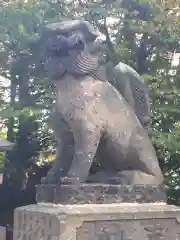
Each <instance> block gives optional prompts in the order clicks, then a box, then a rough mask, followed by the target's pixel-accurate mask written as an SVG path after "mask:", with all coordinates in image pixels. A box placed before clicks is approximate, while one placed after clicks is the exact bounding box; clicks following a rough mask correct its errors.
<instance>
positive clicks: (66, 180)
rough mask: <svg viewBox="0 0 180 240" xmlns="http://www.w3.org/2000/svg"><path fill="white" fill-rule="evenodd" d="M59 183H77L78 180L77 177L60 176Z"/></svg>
mask: <svg viewBox="0 0 180 240" xmlns="http://www.w3.org/2000/svg"><path fill="white" fill-rule="evenodd" d="M60 183H61V184H63V185H69V184H76V185H77V184H79V183H80V181H79V179H78V178H77V177H69V176H68V177H62V178H60Z"/></svg>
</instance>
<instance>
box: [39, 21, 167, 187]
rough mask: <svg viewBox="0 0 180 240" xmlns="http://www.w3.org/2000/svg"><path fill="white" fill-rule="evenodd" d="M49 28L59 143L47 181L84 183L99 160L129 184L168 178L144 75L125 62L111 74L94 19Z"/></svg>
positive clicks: (106, 172)
mask: <svg viewBox="0 0 180 240" xmlns="http://www.w3.org/2000/svg"><path fill="white" fill-rule="evenodd" d="M43 34H45V35H43ZM43 34H42V43H43V46H44V50H45V51H44V53H45V54H44V56H45V62H46V63H45V66H46V67H47V73H49V78H50V79H51V80H52V81H54V84H55V85H56V91H57V99H56V109H55V111H54V115H53V114H52V115H53V117H52V128H53V130H54V133H55V134H56V139H57V143H58V144H57V154H56V161H55V162H54V165H53V166H52V168H51V169H50V171H49V172H48V174H47V177H46V178H43V179H42V183H43V184H58V183H59V181H61V183H62V184H67V182H70V181H71V182H72V184H75V183H76V182H77V181H79V182H81V183H84V182H86V181H87V180H88V178H89V175H90V173H91V168H92V166H93V163H95V162H96V163H97V165H99V166H100V171H101V172H103V173H104V174H103V176H106V175H109V174H110V173H111V172H113V174H114V175H116V176H118V177H119V181H120V180H122V182H123V183H122V184H124V185H137V184H139V181H140V183H143V184H144V185H147V184H149V185H159V184H163V183H164V177H163V174H162V171H161V169H160V166H159V163H158V159H157V156H156V153H155V150H154V148H153V146H152V143H151V140H150V139H149V136H148V131H147V130H148V129H149V123H150V107H149V106H150V105H149V97H148V92H147V89H146V87H145V85H144V81H143V79H142V78H141V77H140V76H139V75H138V74H137V73H136V72H135V71H134V70H133V69H132V68H130V67H128V66H127V65H124V64H122V63H121V64H119V65H117V66H116V68H115V69H114V70H113V72H114V73H113V74H111V81H110V79H108V74H106V70H105V64H104V62H103V60H102V56H103V54H102V48H101V47H100V46H101V45H102V43H101V41H99V40H98V38H97V36H98V33H97V34H96V31H95V29H94V28H93V27H92V26H91V24H90V23H88V22H85V21H69V22H61V23H54V24H50V25H48V26H45V28H44V32H43ZM45 36H46V37H45ZM122 75H123V77H122ZM127 76H129V78H127ZM101 176H102V175H101ZM95 179H96V178H94V180H95ZM105 181H106V179H105V178H101V183H105ZM95 182H99V181H95Z"/></svg>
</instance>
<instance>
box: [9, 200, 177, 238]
mask: <svg viewBox="0 0 180 240" xmlns="http://www.w3.org/2000/svg"><path fill="white" fill-rule="evenodd" d="M179 220H180V208H178V207H175V206H168V205H162V204H109V205H108V204H99V205H98V204H95V205H94V204H88V205H52V204H49V205H48V204H44V205H43V204H38V205H30V206H26V207H20V208H17V209H16V210H15V218H14V238H13V239H14V240H24V239H28V240H59V239H61V240H179V239H180V238H179V232H180V224H179V223H180V221H179Z"/></svg>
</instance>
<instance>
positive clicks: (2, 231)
mask: <svg viewBox="0 0 180 240" xmlns="http://www.w3.org/2000/svg"><path fill="white" fill-rule="evenodd" d="M0 240H6V228H5V227H1V226H0Z"/></svg>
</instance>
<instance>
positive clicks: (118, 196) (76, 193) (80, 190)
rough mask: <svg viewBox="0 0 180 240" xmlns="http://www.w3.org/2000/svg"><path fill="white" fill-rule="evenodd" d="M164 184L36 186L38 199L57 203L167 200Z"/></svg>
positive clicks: (38, 200) (43, 201)
mask: <svg viewBox="0 0 180 240" xmlns="http://www.w3.org/2000/svg"><path fill="white" fill-rule="evenodd" d="M166 200H167V199H166V194H165V190H164V188H163V187H162V186H158V185H155V186H151V185H134V186H130V185H115V184H114V185H113V184H102V183H99V184H98V183H91V184H85V183H80V184H76V185H73V184H70V185H60V184H59V185H48V184H44V185H43V184H41V185H37V186H36V201H37V202H42V203H55V204H59V203H61V204H111V203H124V202H125V203H154V202H166Z"/></svg>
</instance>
